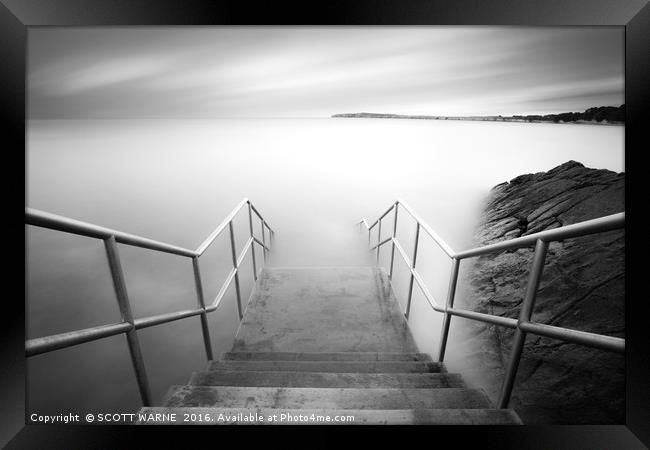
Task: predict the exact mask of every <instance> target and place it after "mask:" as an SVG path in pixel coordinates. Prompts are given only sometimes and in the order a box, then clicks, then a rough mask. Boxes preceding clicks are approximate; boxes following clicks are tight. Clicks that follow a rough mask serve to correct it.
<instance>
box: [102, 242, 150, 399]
mask: <svg viewBox="0 0 650 450" xmlns="http://www.w3.org/2000/svg"><path fill="white" fill-rule="evenodd" d="M104 247H105V248H106V256H107V257H108V265H109V267H110V270H111V277H112V278H113V287H114V288H115V296H116V297H117V304H118V305H119V308H120V314H121V315H122V321H124V322H128V323H130V324H131V329H130V330H128V331H126V333H125V334H126V341H127V344H128V346H129V353H130V354H131V362H132V363H133V370H134V371H135V378H136V380H137V382H138V388H139V390H140V398H141V399H142V404H143V406H151V391H150V390H149V381H148V379H147V371H146V370H145V366H144V359H143V358H142V350H141V349H140V342H139V340H138V332H137V331H136V329H135V324H134V320H133V313H132V312H131V305H130V303H129V296H128V293H127V290H126V282H125V281H124V274H123V273H122V264H121V263H120V255H119V253H118V249H117V241H116V240H115V236H109V237H107V238H106V239H104Z"/></svg>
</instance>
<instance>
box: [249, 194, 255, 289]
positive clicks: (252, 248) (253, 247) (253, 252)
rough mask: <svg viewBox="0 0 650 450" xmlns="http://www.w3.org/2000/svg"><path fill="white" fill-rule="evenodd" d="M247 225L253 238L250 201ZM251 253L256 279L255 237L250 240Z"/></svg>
mask: <svg viewBox="0 0 650 450" xmlns="http://www.w3.org/2000/svg"><path fill="white" fill-rule="evenodd" d="M248 227H249V228H250V231H251V237H252V238H255V235H254V234H253V209H252V208H251V202H250V201H249V202H248ZM251 255H252V257H253V279H254V280H255V281H257V263H256V262H255V239H253V242H251Z"/></svg>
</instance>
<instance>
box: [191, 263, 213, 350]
mask: <svg viewBox="0 0 650 450" xmlns="http://www.w3.org/2000/svg"><path fill="white" fill-rule="evenodd" d="M192 268H193V269H194V284H195V286H196V298H197V300H198V303H199V308H201V309H202V310H203V312H202V313H201V329H202V330H203V344H204V345H205V355H206V357H207V358H208V361H212V360H213V359H214V358H213V356H212V342H211V341H210V327H209V326H208V314H207V312H206V311H205V298H204V297H203V283H202V282H201V270H200V269H199V257H198V256H195V257H194V258H192Z"/></svg>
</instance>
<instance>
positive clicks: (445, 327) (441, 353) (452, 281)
mask: <svg viewBox="0 0 650 450" xmlns="http://www.w3.org/2000/svg"><path fill="white" fill-rule="evenodd" d="M451 261H452V263H451V264H452V265H451V275H450V276H449V288H448V289H447V305H446V306H445V315H444V316H443V319H442V331H441V335H440V349H439V350H438V362H443V361H444V359H445V351H446V350H447V338H448V337H449V325H450V324H451V314H450V313H449V312H448V309H449V308H453V307H454V297H455V295H456V285H457V284H458V269H459V266H460V259H456V258H452V260H451Z"/></svg>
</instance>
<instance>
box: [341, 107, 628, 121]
mask: <svg viewBox="0 0 650 450" xmlns="http://www.w3.org/2000/svg"><path fill="white" fill-rule="evenodd" d="M332 117H333V118H361V119H419V120H473V121H486V122H527V123H575V124H587V125H624V124H625V105H621V106H599V107H595V108H589V109H587V110H585V111H583V112H567V113H560V114H546V115H526V116H523V115H513V116H425V115H408V114H383V113H369V112H360V113H343V114H334V115H333V116H332Z"/></svg>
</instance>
